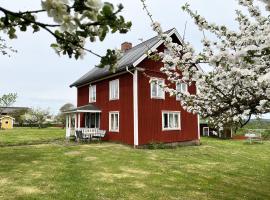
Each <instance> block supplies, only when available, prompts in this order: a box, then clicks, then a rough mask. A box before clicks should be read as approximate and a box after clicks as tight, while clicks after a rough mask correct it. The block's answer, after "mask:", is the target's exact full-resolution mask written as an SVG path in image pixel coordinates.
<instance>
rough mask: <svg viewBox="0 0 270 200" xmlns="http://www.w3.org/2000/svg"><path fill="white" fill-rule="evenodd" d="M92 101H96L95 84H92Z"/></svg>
mask: <svg viewBox="0 0 270 200" xmlns="http://www.w3.org/2000/svg"><path fill="white" fill-rule="evenodd" d="M93 101H96V86H95V85H94V86H93Z"/></svg>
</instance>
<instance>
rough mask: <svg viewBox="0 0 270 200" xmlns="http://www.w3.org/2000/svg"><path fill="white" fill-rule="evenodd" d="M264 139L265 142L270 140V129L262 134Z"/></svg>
mask: <svg viewBox="0 0 270 200" xmlns="http://www.w3.org/2000/svg"><path fill="white" fill-rule="evenodd" d="M262 138H263V139H264V140H270V129H268V130H264V131H263V132H262Z"/></svg>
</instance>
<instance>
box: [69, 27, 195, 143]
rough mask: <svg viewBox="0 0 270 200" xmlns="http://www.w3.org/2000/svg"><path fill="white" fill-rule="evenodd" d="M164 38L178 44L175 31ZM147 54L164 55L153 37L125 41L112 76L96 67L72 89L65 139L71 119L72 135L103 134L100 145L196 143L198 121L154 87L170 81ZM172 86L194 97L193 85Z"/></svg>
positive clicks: (178, 38) (159, 65) (175, 99)
mask: <svg viewBox="0 0 270 200" xmlns="http://www.w3.org/2000/svg"><path fill="white" fill-rule="evenodd" d="M166 33H167V34H168V35H170V36H171V37H172V39H173V41H174V42H177V43H179V44H181V38H180V36H179V33H178V32H177V31H176V29H171V30H169V31H167V32H166ZM149 49H150V50H151V51H155V50H157V51H159V52H162V51H165V52H166V49H165V46H164V45H163V41H161V40H160V39H159V38H158V37H153V38H151V39H149V40H147V41H145V42H142V43H140V44H138V45H136V46H134V47H132V44H131V43H129V42H125V43H123V44H122V46H121V50H122V51H123V52H124V54H123V56H122V58H121V59H120V61H119V62H118V66H117V70H116V72H115V73H112V72H110V71H109V70H108V69H105V68H104V69H100V68H97V67H95V68H94V69H92V70H91V71H89V72H88V73H86V74H85V75H83V76H82V77H81V78H79V79H78V80H77V81H76V82H74V83H73V84H71V87H76V88H77V108H75V109H72V110H70V111H68V112H66V113H67V123H66V124H67V132H66V136H67V137H69V136H70V134H71V132H70V131H71V126H72V120H71V119H73V118H75V129H76V130H83V129H96V130H105V131H106V135H105V138H104V140H108V141H117V142H121V143H124V144H129V145H134V146H140V145H145V144H149V143H152V142H162V143H180V142H181V143H183V142H185V143H193V144H197V143H198V142H199V139H200V131H199V118H198V116H197V115H194V114H191V113H188V112H186V111H185V110H184V109H183V108H182V107H181V104H180V101H179V99H178V97H175V96H172V97H171V96H169V94H167V93H165V92H164V91H163V90H162V88H161V87H160V86H159V85H160V84H165V83H166V84H167V83H169V82H168V81H167V79H166V78H167V77H166V75H164V74H163V73H161V72H160V68H161V67H162V66H163V63H162V62H157V61H153V60H151V59H149V58H148V56H147V55H146V52H148V50H149ZM179 73H181V72H179ZM150 80H154V82H151V83H150V82H149V81H150ZM173 87H176V88H177V89H178V90H179V91H180V90H181V91H185V92H189V93H191V94H195V93H196V85H195V83H193V84H192V85H190V86H188V85H187V84H186V83H179V84H177V85H173Z"/></svg>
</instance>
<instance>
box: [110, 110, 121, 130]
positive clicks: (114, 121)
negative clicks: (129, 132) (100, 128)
mask: <svg viewBox="0 0 270 200" xmlns="http://www.w3.org/2000/svg"><path fill="white" fill-rule="evenodd" d="M109 115H110V116H109V127H110V131H111V132H119V112H110V113H109Z"/></svg>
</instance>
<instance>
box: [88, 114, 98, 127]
mask: <svg viewBox="0 0 270 200" xmlns="http://www.w3.org/2000/svg"><path fill="white" fill-rule="evenodd" d="M99 125H100V113H86V114H85V127H87V128H99Z"/></svg>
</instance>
